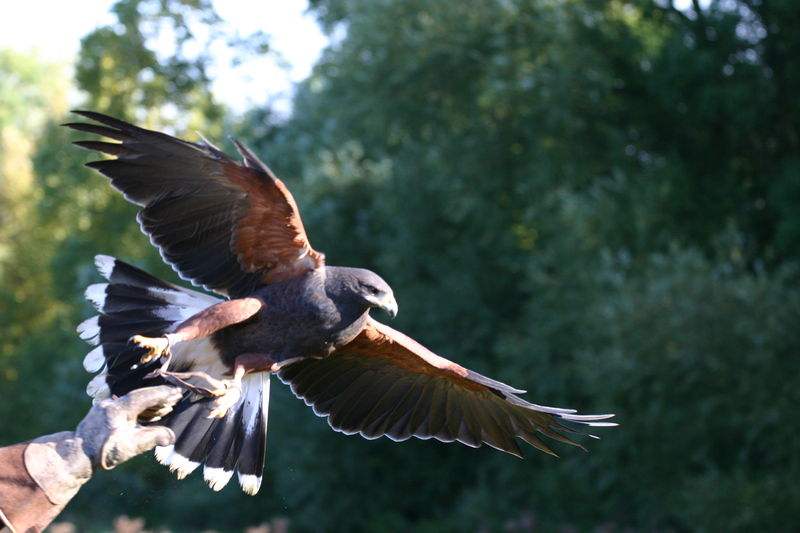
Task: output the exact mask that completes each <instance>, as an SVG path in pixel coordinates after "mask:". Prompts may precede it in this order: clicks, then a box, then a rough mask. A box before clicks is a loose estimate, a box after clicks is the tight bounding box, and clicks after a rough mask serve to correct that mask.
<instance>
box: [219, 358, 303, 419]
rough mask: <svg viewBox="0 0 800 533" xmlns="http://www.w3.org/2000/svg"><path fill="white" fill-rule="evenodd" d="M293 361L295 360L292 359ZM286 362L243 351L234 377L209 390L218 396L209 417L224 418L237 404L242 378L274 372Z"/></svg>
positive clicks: (236, 360)
mask: <svg viewBox="0 0 800 533" xmlns="http://www.w3.org/2000/svg"><path fill="white" fill-rule="evenodd" d="M291 361H294V359H292V360H291ZM284 364H285V362H284V361H281V362H277V361H274V360H273V359H272V358H271V357H270V356H269V355H267V354H263V353H243V354H241V355H238V356H237V357H236V359H234V362H233V370H232V372H231V373H232V374H233V379H230V380H226V381H225V382H223V387H220V388H218V389H216V390H211V391H209V392H210V393H211V394H212V395H214V396H216V397H217V399H216V400H214V409H213V410H212V411H211V413H209V415H208V417H209V418H214V417H217V418H222V417H223V416H225V414H226V413H227V412H228V409H230V408H231V407H233V406H234V405H236V402H238V401H239V399H240V398H241V397H242V378H243V377H244V376H245V375H246V374H252V373H254V372H274V371H276V370H278V369H279V368H280V367H281V366H283V365H284Z"/></svg>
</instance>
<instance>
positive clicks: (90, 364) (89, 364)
mask: <svg viewBox="0 0 800 533" xmlns="http://www.w3.org/2000/svg"><path fill="white" fill-rule="evenodd" d="M105 364H106V358H105V356H104V355H103V347H102V346H97V347H95V349H94V350H92V351H91V352H89V353H87V354H86V357H84V358H83V368H85V369H86V371H87V372H89V373H90V374H94V373H95V372H99V371H100V370H101V369H102V368H103V366H104V365H105Z"/></svg>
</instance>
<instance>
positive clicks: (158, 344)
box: [131, 335, 169, 364]
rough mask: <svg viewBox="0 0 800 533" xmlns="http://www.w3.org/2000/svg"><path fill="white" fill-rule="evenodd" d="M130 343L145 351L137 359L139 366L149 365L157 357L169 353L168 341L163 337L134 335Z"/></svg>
mask: <svg viewBox="0 0 800 533" xmlns="http://www.w3.org/2000/svg"><path fill="white" fill-rule="evenodd" d="M131 342H133V343H136V344H138V345H139V346H140V347H141V348H145V349H147V353H146V354H144V355H143V356H142V358H141V359H139V362H140V363H141V364H145V363H149V362H150V361H152V360H153V359H155V358H157V357H161V356H162V355H164V354H165V353H166V352H168V351H169V341H168V340H167V339H166V338H165V337H144V336H142V335H134V336H133V337H131Z"/></svg>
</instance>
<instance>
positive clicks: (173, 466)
mask: <svg viewBox="0 0 800 533" xmlns="http://www.w3.org/2000/svg"><path fill="white" fill-rule="evenodd" d="M155 456H156V460H157V461H158V462H159V463H161V464H162V465H164V466H166V467H168V468H169V471H170V472H174V473H175V476H176V477H177V478H178V479H183V478H185V477H186V476H188V475H189V474H191V473H192V472H194V471H195V470H196V469H197V467H198V466H200V463H197V462H195V461H191V460H189V459H188V458H187V457H184V456H182V455H181V454H179V453H177V452H176V451H175V446H173V445H170V446H156V448H155Z"/></svg>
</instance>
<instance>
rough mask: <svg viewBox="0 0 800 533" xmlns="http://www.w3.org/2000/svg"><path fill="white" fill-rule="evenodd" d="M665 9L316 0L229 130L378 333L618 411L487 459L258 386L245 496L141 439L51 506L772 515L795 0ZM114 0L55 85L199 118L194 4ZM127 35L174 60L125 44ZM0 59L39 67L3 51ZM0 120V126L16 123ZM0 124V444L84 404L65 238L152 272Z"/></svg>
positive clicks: (794, 190)
mask: <svg viewBox="0 0 800 533" xmlns="http://www.w3.org/2000/svg"><path fill="white" fill-rule="evenodd" d="M693 5H695V6H701V7H696V8H695V9H698V10H697V11H695V10H694V9H691V8H687V9H685V10H683V11H681V10H678V9H677V8H675V7H673V6H672V3H670V2H649V1H647V2H646V1H622V0H615V1H610V2H605V1H604V2H595V1H585V2H567V1H556V2H553V1H544V0H541V1H537V0H509V1H497V0H480V1H476V2H470V3H469V4H468V5H467V4H459V3H453V2H444V1H442V0H413V1H402V2H401V1H395V0H376V1H371V2H357V1H353V0H316V1H314V2H312V6H313V9H314V10H315V12H316V14H317V15H318V17H319V19H320V21H321V23H322V24H323V26H324V27H325V28H327V29H328V30H329V31H331V32H333V33H334V34H336V35H338V36H339V38H338V39H337V40H336V41H335V42H334V43H333V44H332V45H331V46H330V47H329V48H328V49H327V50H326V51H325V53H324V54H323V57H322V59H321V60H320V62H319V63H318V65H317V66H316V67H315V69H314V72H313V73H312V75H311V76H310V77H309V79H307V80H306V81H305V82H303V83H302V84H301V85H300V87H298V93H297V96H296V98H295V111H294V114H293V115H292V117H291V118H290V119H289V120H288V121H285V122H281V121H279V120H277V119H276V118H275V116H274V115H273V114H272V113H271V112H270V110H269V109H254V110H252V111H251V112H249V113H248V114H247V115H246V116H245V117H244V118H243V119H242V120H241V121H240V123H238V124H236V125H235V127H234V130H235V131H236V133H237V136H239V137H240V138H241V139H242V140H244V141H246V142H247V143H248V144H249V145H251V146H252V147H253V148H255V151H256V152H257V153H259V154H260V155H262V157H263V158H264V160H266V161H267V162H268V163H269V164H270V166H272V167H273V168H274V169H275V170H276V171H277V172H278V174H279V175H281V176H282V177H284V179H285V181H286V182H287V184H288V185H289V187H290V188H291V189H292V190H293V191H294V192H295V196H296V198H297V200H298V203H299V205H300V208H301V210H302V214H303V218H304V220H305V223H306V228H307V229H308V232H309V235H310V238H311V241H312V244H313V245H314V246H315V248H317V249H319V250H321V251H323V252H325V253H326V254H327V258H328V262H329V263H331V264H344V265H359V266H366V267H369V268H373V269H375V270H376V271H378V272H380V273H381V275H382V276H383V277H384V278H386V279H387V280H388V281H389V282H390V284H391V285H392V286H393V287H394V289H395V293H396V294H397V296H398V300H399V302H400V307H401V309H400V315H399V317H398V319H397V320H396V324H394V325H396V326H397V327H398V328H399V329H402V330H404V331H406V332H408V333H409V334H411V335H412V336H414V337H416V338H418V339H419V340H420V341H422V342H423V343H425V344H426V345H428V346H429V347H431V348H432V349H434V350H435V351H437V352H439V353H441V354H442V355H444V356H447V357H451V358H454V359H456V360H458V361H459V362H461V363H464V364H466V365H467V366H469V367H471V368H474V369H475V370H478V371H480V372H483V373H486V374H489V375H492V376H494V377H497V378H498V379H501V380H504V381H507V382H509V383H511V384H512V385H516V386H520V387H523V388H527V389H528V390H529V394H528V397H529V398H531V399H532V400H533V401H535V402H539V403H544V404H549V405H564V406H570V407H575V408H578V409H579V410H580V411H582V412H616V413H618V417H619V422H620V423H621V426H620V427H619V428H615V429H612V430H604V431H602V435H601V436H602V440H600V441H592V440H590V439H584V440H582V442H584V443H585V444H586V445H587V447H588V448H589V451H590V453H588V454H585V453H582V452H580V450H576V449H567V448H566V447H559V448H558V451H559V453H560V454H561V455H562V458H561V459H558V460H554V459H552V458H550V457H547V456H544V455H543V454H537V453H536V452H534V451H531V452H530V453H528V457H527V458H526V459H525V460H524V461H519V460H517V459H515V458H513V457H510V456H506V455H502V454H500V453H499V452H496V451H494V450H491V449H480V450H472V449H469V448H467V447H464V446H458V445H452V444H451V445H444V444H440V443H436V442H421V441H409V442H405V443H403V444H396V443H393V442H390V441H388V440H377V441H366V440H363V439H359V438H354V437H345V436H342V435H340V434H338V433H334V432H332V431H330V429H329V428H328V427H327V425H326V424H325V423H324V421H322V420H319V419H317V418H316V417H315V416H314V415H313V414H312V413H311V412H310V411H309V410H308V409H307V408H306V407H305V406H304V405H303V404H302V402H298V401H297V400H296V399H294V398H292V397H291V395H290V394H289V393H288V392H287V391H286V390H285V388H282V387H279V386H276V387H274V388H273V401H272V414H271V420H270V445H269V446H268V450H267V453H268V460H267V471H266V477H265V486H264V487H263V488H262V492H261V493H260V494H259V495H258V496H257V497H256V498H247V497H245V496H243V495H241V494H240V493H239V492H238V489H236V488H235V487H229V488H228V489H226V490H225V491H223V492H222V493H221V494H217V493H212V492H210V491H209V490H208V489H206V488H205V487H204V486H203V484H202V482H201V480H199V479H198V477H199V476H197V475H195V476H192V478H190V479H188V480H185V481H181V482H177V481H175V480H174V479H172V478H171V477H170V476H169V475H168V474H167V473H165V472H164V471H163V469H162V468H160V467H157V466H156V465H154V464H153V461H152V460H150V459H149V458H144V457H143V458H138V459H136V460H135V461H133V462H132V463H130V464H127V465H124V466H123V467H121V468H120V469H119V470H116V471H114V472H113V473H111V474H104V475H101V476H98V477H97V478H96V479H95V480H93V482H92V483H91V484H90V485H89V486H87V487H86V489H85V490H84V491H83V492H82V493H81V494H80V495H79V496H78V498H77V499H76V501H75V502H74V503H73V506H72V507H71V509H72V511H71V512H72V514H71V515H70V516H71V518H72V519H73V520H74V521H75V522H76V524H79V525H80V526H81V527H84V528H89V527H96V524H97V523H98V522H103V521H105V523H110V521H111V518H112V517H113V516H115V515H119V514H123V513H124V514H128V515H138V516H143V517H145V518H146V519H147V523H148V525H150V526H157V525H163V526H164V527H170V528H172V529H175V530H186V531H198V530H204V529H209V528H213V529H218V530H224V529H225V528H230V529H233V528H238V529H241V528H242V527H244V526H245V525H252V524H255V523H260V522H263V521H265V520H266V519H268V518H272V517H276V516H281V515H287V516H288V517H289V519H290V521H291V528H292V531H298V532H304V531H309V532H312V531H313V532H335V531H347V532H356V533H357V532H377V531H400V530H413V531H422V532H434V531H435V532H440V531H459V532H461V531H487V532H495V531H518V532H525V531H534V530H536V531H561V530H565V529H569V528H572V529H573V530H578V531H594V530H599V529H601V528H604V529H608V530H611V529H615V528H617V529H623V528H626V529H628V530H631V531H663V530H671V531H755V530H766V531H791V530H793V529H795V528H796V524H797V523H800V516H798V511H797V509H798V508H800V505H798V503H799V502H800V492H798V489H796V488H795V486H796V485H797V484H796V482H795V481H796V479H797V476H798V474H800V464H798V461H799V460H798V458H799V457H800V439H798V437H797V436H796V435H795V432H794V431H793V430H794V426H796V422H797V421H798V417H797V416H796V414H795V410H796V409H795V406H796V405H797V404H798V400H800V398H799V397H798V396H799V394H798V392H797V391H796V387H795V386H794V384H796V383H797V382H798V380H800V363H798V362H797V357H796V354H797V353H798V351H799V348H800V346H798V342H799V341H798V336H797V334H796V331H795V330H796V329H797V324H798V318H799V317H800V291H798V288H797V281H798V279H800V276H799V275H798V268H800V265H798V259H800V256H798V249H800V248H799V247H798V242H800V215H798V213H800V211H798V209H797V202H798V199H800V196H799V191H800V164H798V161H800V153H798V152H800V145H798V139H800V135H799V134H798V133H799V132H798V127H800V126H798V125H799V124H800V120H799V118H800V117H798V112H799V111H800V110H799V109H798V105H799V103H798V100H797V98H796V97H795V96H794V95H796V94H797V93H798V84H800V70H798V61H797V58H798V57H800V37H798V36H800V32H798V31H797V30H798V28H800V20H798V17H799V16H800V12H798V10H797V9H796V6H795V5H794V2H792V1H791V0H782V1H773V2H769V3H767V2H758V3H757V2H744V1H735V2H731V1H725V2H723V1H715V0H712V1H711V2H708V3H705V2H699V3H693ZM115 13H116V15H117V17H118V23H117V24H115V25H113V26H111V27H108V28H101V29H99V30H97V31H96V32H94V33H92V34H90V35H89V36H87V37H86V38H85V39H84V41H83V49H82V53H81V58H80V60H79V63H78V66H77V71H76V79H77V81H78V85H79V87H80V88H81V89H82V90H83V91H85V93H86V98H87V99H86V105H87V106H90V107H92V108H96V109H98V110H100V111H111V112H113V113H115V114H118V115H121V116H123V117H128V118H131V119H137V120H138V121H139V122H143V123H145V124H146V125H151V126H163V125H166V126H168V127H172V129H173V131H176V132H179V133H180V132H181V131H183V130H185V129H186V128H190V127H191V128H199V129H202V130H203V131H204V132H206V133H207V134H208V136H209V137H211V138H221V135H220V134H221V133H222V127H223V124H224V123H225V121H226V120H229V119H227V118H226V117H225V111H224V108H222V107H221V106H219V105H217V104H216V103H215V102H214V101H213V98H212V97H211V95H210V89H209V81H210V77H209V75H208V72H209V70H208V68H209V65H210V63H209V62H210V61H211V58H210V56H208V55H206V54H205V52H204V53H201V54H199V55H195V56H191V57H189V56H188V55H187V53H186V48H188V47H187V46H186V43H187V42H188V40H190V39H192V38H194V34H195V33H196V28H197V27H198V24H201V25H202V24H209V25H210V27H212V28H217V30H212V31H210V34H212V35H215V33H214V32H215V31H219V32H224V28H223V27H222V26H221V25H220V24H221V23H220V21H219V20H218V19H217V17H216V16H215V15H214V14H213V11H212V10H211V9H210V7H209V5H208V4H207V3H205V2H190V1H188V0H187V1H182V2H177V1H172V2H169V1H158V2H156V1H144V0H126V1H122V2H119V3H118V4H117V6H116V7H115ZM159 32H166V33H165V34H168V35H171V36H172V38H173V40H174V42H175V46H174V49H173V52H174V53H172V52H170V53H166V54H165V53H161V54H157V53H156V52H154V48H153V43H154V40H153V39H154V36H155V35H158V34H160V33H159ZM197 33H202V32H197ZM258 42H260V41H258V40H255V41H248V43H249V44H248V46H250V50H251V51H252V50H257V49H258V47H259V45H258ZM6 64H10V65H12V66H11V67H3V68H6V69H7V70H9V71H12V72H18V73H19V76H20V78H19V79H27V78H26V76H28V78H30V79H31V80H32V83H33V86H37V87H38V86H41V87H44V86H45V84H46V83H49V82H47V81H45V80H47V79H48V78H47V77H46V74H45V72H44V70H42V69H41V68H40V69H39V70H37V69H36V68H34V67H33V66H32V65H33V63H31V64H27V62H26V61H22V62H21V63H19V62H18V63H16V64H14V63H0V66H2V65H6ZM27 73H33V74H27ZM3 79H6V80H8V79H17V78H0V92H3V91H5V92H9V93H13V94H14V95H15V98H16V97H17V96H16V95H20V96H21V95H23V94H28V93H24V92H22V93H20V92H19V91H17V90H16V89H7V88H6V87H14V86H13V85H3V83H4V82H3V81H2V80H3ZM5 83H8V82H5ZM37 84H40V85H37ZM5 92H3V94H5ZM30 94H33V95H34V96H33V97H27V96H26V97H25V98H26V99H23V100H22V102H23V103H22V104H20V105H26V106H28V108H30V109H38V108H40V107H41V102H42V101H43V100H42V99H41V96H36V95H41V94H43V93H41V92H36V91H33V92H31V93H30ZM0 111H2V110H0ZM15 113H16V114H15V115H8V116H6V115H4V114H2V113H0V126H2V127H5V125H6V124H18V123H19V120H21V119H20V118H19V117H27V116H31V115H30V114H28V113H25V112H19V111H15ZM57 118H58V119H59V120H61V118H60V117H57ZM26 127H27V128H28V129H26V130H24V131H25V132H26V135H31V134H35V131H41V133H40V135H39V137H38V143H37V146H36V153H35V157H34V159H33V161H34V163H35V176H36V181H35V182H32V183H34V186H32V187H30V188H29V189H27V190H28V192H27V193H26V195H27V196H25V195H22V196H20V195H17V196H14V197H11V196H4V197H3V201H4V202H5V203H4V207H6V208H8V209H13V210H16V211H14V212H15V213H19V215H17V216H16V218H15V219H14V220H16V221H17V223H18V224H19V223H20V221H22V222H21V223H23V224H22V226H19V227H20V228H21V229H20V230H19V231H13V232H12V231H3V230H0V231H3V232H2V235H3V241H2V243H3V246H4V247H3V248H2V250H3V254H4V255H2V257H1V258H0V259H2V262H0V265H1V266H2V268H3V270H2V271H0V276H2V278H1V279H2V283H0V298H1V300H0V301H2V303H3V305H4V306H5V307H0V312H2V313H4V314H3V319H4V320H5V322H6V324H9V326H8V329H7V331H8V333H7V335H6V336H5V337H4V339H3V344H0V347H2V351H0V362H2V364H3V365H4V367H3V368H2V369H0V370H2V371H3V372H5V374H2V375H0V379H6V381H3V382H2V383H1V384H0V386H2V387H3V390H4V391H6V390H10V391H12V394H13V396H9V397H13V398H15V400H18V402H16V403H15V404H14V406H11V405H3V406H2V413H3V416H4V417H5V419H7V420H21V419H22V418H20V417H22V416H24V417H25V418H24V419H25V420H35V421H36V422H35V423H33V424H27V423H26V424H25V425H24V426H23V425H20V424H16V425H14V424H12V425H11V426H10V427H9V426H8V425H7V426H6V428H7V429H5V430H4V433H3V434H2V438H3V440H4V441H11V440H21V439H23V438H27V437H30V436H32V434H37V433H38V432H40V431H55V430H57V429H62V428H63V427H64V426H65V424H66V425H67V426H68V425H69V424H68V423H67V422H72V421H76V420H77V419H78V418H79V417H80V414H81V412H82V411H83V410H84V409H85V406H86V403H87V400H86V399H85V398H84V397H83V394H82V391H81V388H82V385H83V383H84V382H85V380H86V376H85V375H83V371H82V369H81V368H80V364H79V360H80V354H82V353H83V352H84V351H85V347H83V346H81V345H80V343H78V342H77V341H76V340H75V338H74V335H73V333H72V328H73V327H74V325H75V323H77V322H78V321H79V320H80V319H81V318H83V317H86V316H88V314H89V310H88V307H87V306H86V305H85V304H84V303H82V302H81V292H82V290H83V287H84V286H85V285H86V284H87V283H89V282H90V281H94V280H95V279H96V278H94V277H93V276H94V274H92V269H91V257H92V256H93V255H94V254H95V253H111V254H116V255H119V256H121V257H124V258H125V259H127V260H131V261H134V262H136V263H138V264H141V265H143V266H146V267H147V268H148V269H150V270H152V271H154V272H155V273H158V274H160V275H168V273H167V269H166V268H165V267H163V266H161V265H160V262H159V260H158V258H157V256H156V254H155V253H154V252H153V250H152V249H151V248H150V247H149V244H148V243H147V241H146V239H145V238H143V237H142V236H141V235H139V234H138V230H137V228H136V226H135V223H134V222H133V212H134V210H133V208H132V207H131V206H128V205H127V204H125V203H124V201H122V200H121V199H120V198H119V197H118V195H117V194H116V193H113V192H112V191H111V190H110V189H109V188H108V186H107V184H106V183H105V182H104V180H103V179H102V178H99V177H96V176H90V175H89V174H87V173H85V172H84V171H83V170H81V169H79V167H78V165H79V162H82V161H83V160H84V159H83V158H82V154H78V153H77V151H75V155H69V154H70V153H71V152H67V151H65V146H66V145H67V143H68V141H69V140H70V138H69V136H68V134H67V133H66V132H64V131H63V129H59V128H55V127H52V126H48V125H44V126H42V125H41V123H33V124H32V125H31V126H26ZM31 128H34V129H31ZM35 128H43V129H42V130H35ZM34 130H35V131H34ZM4 131H5V130H4ZM31 132H33V133H31ZM31 175H33V174H31ZM8 212H11V211H5V210H4V211H3V212H2V213H0V216H5V217H6V219H5V220H10V219H9V217H8V215H6V214H5V213H8ZM5 220H4V222H5ZM33 242H35V243H36V244H37V246H35V247H34V246H27V243H33ZM8 250H11V251H12V252H8ZM6 309H8V311H7V312H6ZM12 309H13V310H14V311H13V312H14V314H13V316H12V314H11V313H12ZM9 372H10V374H9ZM12 374H16V375H17V378H16V381H11V380H10V379H9V378H8V377H7V376H9V375H12ZM3 375H5V376H6V378H3ZM6 386H9V387H12V388H11V389H6ZM17 406H19V407H17ZM18 409H19V410H18ZM42 413H46V414H42ZM89 509H91V512H89V511H88V510H89ZM221 509H235V512H221V511H220V510H221Z"/></svg>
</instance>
